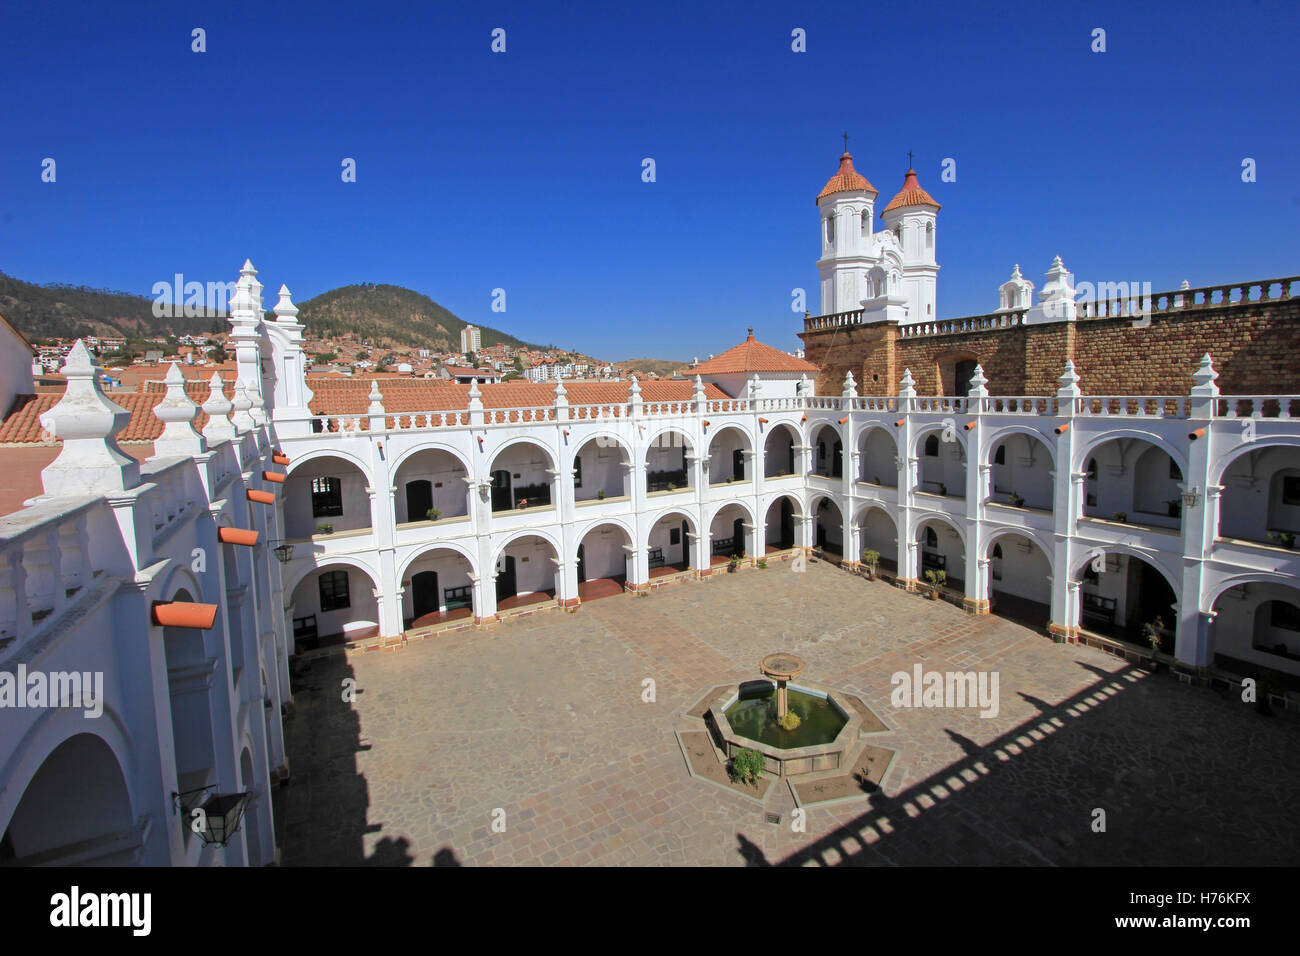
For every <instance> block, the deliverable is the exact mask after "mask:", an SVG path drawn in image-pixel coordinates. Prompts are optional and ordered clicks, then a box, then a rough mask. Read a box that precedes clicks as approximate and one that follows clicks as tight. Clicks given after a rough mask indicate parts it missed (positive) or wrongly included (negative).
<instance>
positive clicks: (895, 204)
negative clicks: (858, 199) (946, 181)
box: [880, 169, 940, 219]
mask: <svg viewBox="0 0 1300 956" xmlns="http://www.w3.org/2000/svg"><path fill="white" fill-rule="evenodd" d="M904 206H933V207H934V208H935V209H938V208H940V207H939V204H938V203H937V202H935V201H934V197H933V196H931V195H930V194H929V193H928V192H926V191H925V190H924V189H922V188H921V184H920V183H918V182H917V181H916V170H915V169H909V170H908V171H907V178H906V179H904V180H903V188H902V189H901V190H899V193H898V195H897V196H895V197H894V198H893V199H891V200H890V201H889V205H888V206H886V207H885V208H884V209H882V210H881V212H880V218H881V219H883V218H885V213H887V212H889V211H890V210H893V209H901V208H902V207H904Z"/></svg>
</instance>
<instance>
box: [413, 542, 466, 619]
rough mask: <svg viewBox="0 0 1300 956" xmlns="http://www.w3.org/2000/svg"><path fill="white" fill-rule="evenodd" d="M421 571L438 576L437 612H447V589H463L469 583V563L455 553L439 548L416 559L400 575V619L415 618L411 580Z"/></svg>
mask: <svg viewBox="0 0 1300 956" xmlns="http://www.w3.org/2000/svg"><path fill="white" fill-rule="evenodd" d="M422 571H434V572H436V573H437V575H438V610H440V611H446V610H447V606H446V604H447V600H446V591H447V588H458V587H463V586H465V585H467V584H469V583H470V579H469V562H467V561H466V560H465V558H464V557H463V556H462V555H460V554H458V553H457V552H455V551H452V550H450V549H447V548H441V549H438V550H435V551H431V552H429V553H428V554H425V555H422V556H420V557H419V558H416V559H415V560H414V561H412V562H411V564H410V565H409V566H408V567H407V569H406V571H405V573H403V575H402V587H403V588H404V593H403V594H402V619H403V620H409V619H410V618H412V617H414V616H415V605H414V603H413V600H412V595H411V578H412V577H414V576H415V575H417V574H419V573H420V572H422Z"/></svg>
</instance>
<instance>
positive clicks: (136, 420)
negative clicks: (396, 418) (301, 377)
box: [0, 350, 788, 497]
mask: <svg viewBox="0 0 1300 956" xmlns="http://www.w3.org/2000/svg"><path fill="white" fill-rule="evenodd" d="M773 351H775V350H773ZM787 357H788V356H787ZM370 385H371V376H368V375H362V376H357V377H355V378H345V379H338V380H334V379H318V378H313V379H311V381H310V382H309V387H310V388H311V389H312V391H313V393H314V394H315V397H314V398H313V399H312V401H311V410H312V411H313V412H315V413H316V414H317V415H321V416H325V417H329V416H352V415H361V416H364V415H365V413H366V410H367V409H368V408H369V407H370V398H369V394H370ZM630 387H631V383H630V382H626V381H624V382H573V383H570V384H567V385H566V386H565V390H566V392H567V394H568V399H569V404H570V405H622V404H625V403H626V402H627V401H628V396H629V389H630ZM470 388H471V386H469V385H455V384H453V383H451V382H447V381H441V380H438V379H425V378H409V377H403V378H392V379H388V378H380V381H379V391H380V393H381V394H382V395H383V405H384V410H385V411H386V412H387V413H388V414H389V424H390V426H391V425H392V424H393V423H392V416H393V415H395V414H396V415H406V414H410V413H412V412H436V411H463V410H465V409H467V408H468V407H469V392H470ZM479 391H480V393H481V395H482V398H481V400H482V402H483V407H484V408H518V407H525V408H532V407H535V408H541V407H545V406H550V405H553V404H554V403H555V386H554V385H551V384H542V383H532V382H504V383H501V384H498V385H480V386H479ZM185 392H186V394H187V395H189V397H190V398H191V399H193V400H194V402H196V403H197V404H200V405H201V404H202V403H203V402H204V401H206V400H207V397H208V385H207V383H206V382H186V383H185ZM233 392H234V389H233V386H232V384H231V383H230V382H227V383H226V389H225V393H226V397H227V398H232V397H233ZM704 392H705V394H706V395H707V396H708V397H709V398H711V399H725V398H727V397H728V396H727V394H726V393H725V392H723V391H722V390H721V389H719V388H718V387H717V386H716V385H707V386H705V389H704ZM164 395H166V388H165V386H164V385H163V384H162V383H161V382H148V383H146V384H145V391H142V392H109V393H108V397H109V398H110V399H112V401H114V402H116V403H117V404H118V405H120V406H122V407H123V408H125V409H126V410H127V411H129V412H130V413H131V419H130V421H129V422H127V425H126V427H125V428H123V429H122V430H121V431H120V432H118V434H117V440H118V441H119V442H124V443H131V442H152V441H153V440H154V439H156V438H157V437H158V436H159V435H161V434H162V430H163V423H162V422H161V421H159V420H158V418H157V416H155V415H154V414H153V409H154V406H155V405H157V404H158V403H159V402H160V401H162V399H163V396H164ZM693 395H694V385H693V384H692V383H691V382H688V381H658V382H643V383H641V399H642V401H645V402H689V401H691V400H692V397H693ZM60 398H62V393H61V392H49V393H46V394H42V395H22V396H19V397H18V398H17V399H15V401H14V405H13V409H12V411H11V412H10V414H9V415H8V416H6V417H5V419H4V420H3V421H0V445H33V444H53V443H56V442H57V439H55V438H54V437H53V436H52V435H50V434H49V433H48V432H46V431H45V429H43V428H42V427H41V423H40V415H41V414H42V413H43V412H46V411H48V410H49V409H50V408H52V407H54V405H56V404H57V403H58V401H59V399H60ZM461 421H462V422H463V423H468V417H467V416H462V417H461ZM207 422H208V416H207V413H205V412H203V411H202V410H200V411H199V413H198V415H197V416H196V417H195V419H194V427H195V428H197V429H199V430H202V429H203V427H204V426H205V425H206V424H207ZM28 497H30V496H28Z"/></svg>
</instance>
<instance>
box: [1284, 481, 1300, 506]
mask: <svg viewBox="0 0 1300 956" xmlns="http://www.w3.org/2000/svg"><path fill="white" fill-rule="evenodd" d="M1282 504H1284V505H1300V475H1283V476H1282Z"/></svg>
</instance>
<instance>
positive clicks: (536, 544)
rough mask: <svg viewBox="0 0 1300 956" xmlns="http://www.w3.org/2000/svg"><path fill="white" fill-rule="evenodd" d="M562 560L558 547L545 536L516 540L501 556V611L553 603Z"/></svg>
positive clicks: (498, 581) (498, 567)
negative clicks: (557, 563) (557, 560)
mask: <svg viewBox="0 0 1300 956" xmlns="http://www.w3.org/2000/svg"><path fill="white" fill-rule="evenodd" d="M558 557H559V556H558V555H557V554H556V552H555V547H554V546H553V545H552V544H551V542H550V541H548V540H547V539H546V538H543V537H542V536H541V535H536V534H525V535H521V536H519V537H517V538H512V539H511V540H510V541H509V542H508V543H507V544H506V545H505V547H504V548H502V549H501V551H500V552H498V554H497V562H496V593H497V610H498V611H506V610H510V609H512V608H518V607H525V606H527V605H530V604H541V603H544V602H546V601H550V600H553V599H554V598H555V593H556V585H555V570H556V559H557V558H558Z"/></svg>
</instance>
